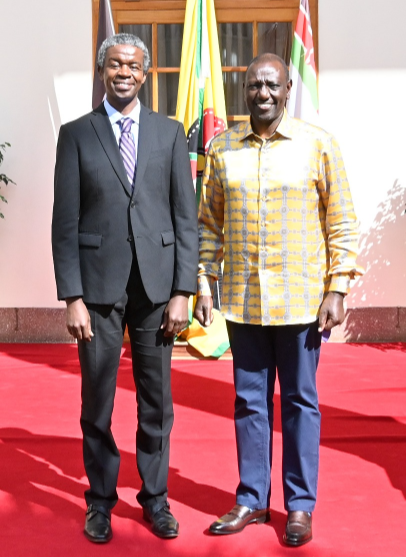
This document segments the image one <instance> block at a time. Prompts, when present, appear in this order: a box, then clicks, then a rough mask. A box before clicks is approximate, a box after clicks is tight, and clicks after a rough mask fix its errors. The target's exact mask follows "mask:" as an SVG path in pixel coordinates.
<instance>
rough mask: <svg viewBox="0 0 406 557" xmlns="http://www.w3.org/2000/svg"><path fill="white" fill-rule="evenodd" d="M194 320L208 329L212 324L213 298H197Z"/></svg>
mask: <svg viewBox="0 0 406 557" xmlns="http://www.w3.org/2000/svg"><path fill="white" fill-rule="evenodd" d="M194 316H195V318H196V319H197V320H198V321H199V323H200V325H203V327H208V326H209V325H211V324H212V322H213V298H212V297H211V296H199V297H198V298H197V300H196V305H195V311H194Z"/></svg>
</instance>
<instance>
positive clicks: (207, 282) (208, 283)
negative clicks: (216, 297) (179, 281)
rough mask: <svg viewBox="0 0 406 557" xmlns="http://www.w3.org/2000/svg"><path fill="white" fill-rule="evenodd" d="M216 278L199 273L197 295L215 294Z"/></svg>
mask: <svg viewBox="0 0 406 557" xmlns="http://www.w3.org/2000/svg"><path fill="white" fill-rule="evenodd" d="M214 282H215V279H214V278H213V277H210V276H208V275H199V276H198V277H197V293H196V297H197V298H199V297H200V296H212V295H213V285H214Z"/></svg>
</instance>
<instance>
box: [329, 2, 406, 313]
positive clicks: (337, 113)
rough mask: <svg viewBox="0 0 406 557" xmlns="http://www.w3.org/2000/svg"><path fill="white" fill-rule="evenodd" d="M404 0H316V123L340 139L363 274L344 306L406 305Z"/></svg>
mask: <svg viewBox="0 0 406 557" xmlns="http://www.w3.org/2000/svg"><path fill="white" fill-rule="evenodd" d="M405 21H406V2H405V0H388V1H387V2H382V1H381V0H340V1H339V2H337V0H319V72H320V78H319V96H320V115H321V120H322V125H323V126H324V127H325V128H326V129H328V130H329V131H331V132H332V133H334V134H335V135H336V137H337V138H338V140H339V142H340V145H341V148H342V151H343V156H344V161H345V165H346V168H347V172H348V176H349V180H350V185H351V189H352V193H353V198H354V203H355V207H356V211H357V215H358V217H359V219H360V222H361V233H362V236H361V256H360V262H361V264H362V265H363V266H364V268H365V269H366V271H367V273H366V274H365V276H364V277H363V278H361V279H359V280H358V282H357V283H356V285H355V286H354V288H353V290H352V292H351V294H350V295H349V296H348V298H347V300H348V305H349V306H350V307H360V306H406V288H405V284H406V280H405V279H406V215H404V211H405V208H406V191H405V188H406V162H405V161H406V156H405V151H406V140H405V132H406V102H405V101H406V34H405V32H404V22H405Z"/></svg>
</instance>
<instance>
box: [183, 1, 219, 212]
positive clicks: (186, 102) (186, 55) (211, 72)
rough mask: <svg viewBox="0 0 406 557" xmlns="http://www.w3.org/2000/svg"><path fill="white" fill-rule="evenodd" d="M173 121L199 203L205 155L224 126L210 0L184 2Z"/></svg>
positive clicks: (216, 41) (217, 56) (215, 38)
mask: <svg viewBox="0 0 406 557" xmlns="http://www.w3.org/2000/svg"><path fill="white" fill-rule="evenodd" d="M176 119H177V120H179V122H182V123H183V125H184V127H185V132H186V136H187V140H188V146H189V156H190V163H191V168H192V175H193V180H194V184H195V190H196V198H197V204H199V200H200V191H201V178H202V174H203V170H204V159H205V155H206V153H207V150H208V148H209V145H210V141H211V140H212V139H213V137H214V136H215V135H217V134H218V133H219V132H221V131H223V130H225V129H226V125H227V116H226V104H225V100H224V89H223V76H222V71H221V60H220V50H219V43H218V35H217V25H216V14H215V11H214V1H213V0H187V2H186V13H185V24H184V30H183V42H182V57H181V63H180V75H179V89H178V102H177V106H176Z"/></svg>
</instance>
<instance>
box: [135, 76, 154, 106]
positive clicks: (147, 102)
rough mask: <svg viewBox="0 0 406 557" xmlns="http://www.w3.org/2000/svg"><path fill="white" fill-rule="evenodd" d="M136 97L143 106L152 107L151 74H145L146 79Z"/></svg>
mask: <svg viewBox="0 0 406 557" xmlns="http://www.w3.org/2000/svg"><path fill="white" fill-rule="evenodd" d="M138 98H139V99H140V101H141V103H142V104H143V105H144V106H146V107H148V108H152V74H150V73H149V74H147V79H146V80H145V83H144V85H143V86H142V87H141V89H140V90H139V92H138Z"/></svg>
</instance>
